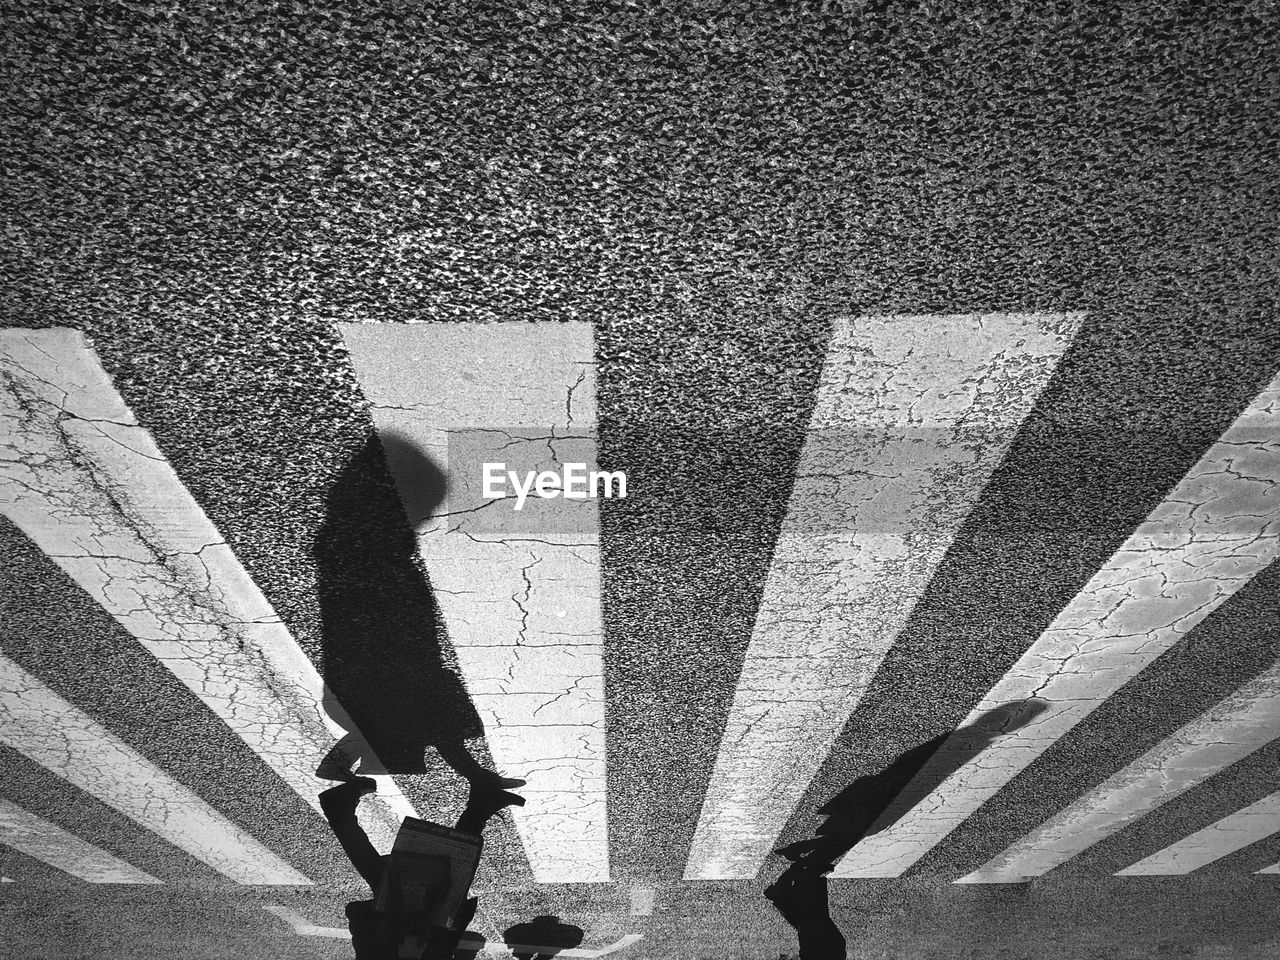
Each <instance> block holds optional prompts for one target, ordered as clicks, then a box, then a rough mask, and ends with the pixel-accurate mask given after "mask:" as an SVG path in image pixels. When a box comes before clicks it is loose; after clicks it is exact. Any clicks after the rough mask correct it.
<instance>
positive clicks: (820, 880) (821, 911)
mask: <svg viewBox="0 0 1280 960" xmlns="http://www.w3.org/2000/svg"><path fill="white" fill-rule="evenodd" d="M1047 708H1048V705H1047V704H1046V703H1045V702H1044V701H1042V700H1037V699H1035V698H1032V699H1030V700H1025V701H1020V702H1017V703H1006V704H1002V705H1001V706H999V707H996V708H994V709H992V710H988V711H987V712H986V713H984V714H982V715H981V716H980V717H978V719H976V720H975V721H974V722H973V723H971V724H969V725H968V726H965V727H961V728H959V729H958V730H956V731H954V732H948V733H943V734H939V735H938V736H936V737H934V738H933V739H931V740H927V741H925V742H924V743H922V744H919V745H918V746H915V747H913V748H911V749H910V750H908V751H906V752H905V753H903V754H901V755H900V756H899V757H898V758H897V759H896V760H894V761H893V763H891V764H889V766H887V767H885V768H884V769H883V770H881V771H880V772H878V773H874V774H869V775H868V776H865V777H859V778H858V779H856V780H854V781H853V783H851V784H849V786H847V787H845V788H844V789H843V790H841V791H840V792H839V793H837V794H836V795H835V796H833V797H832V798H831V799H830V800H828V801H827V802H826V803H824V804H823V805H822V806H821V807H820V808H819V812H820V813H823V814H826V820H825V821H823V823H822V825H821V826H820V827H818V829H817V831H816V832H815V834H814V836H813V837H811V838H809V839H807V840H801V841H799V842H798V843H793V844H790V845H789V846H786V847H783V848H781V849H780V850H778V853H780V854H782V855H783V856H785V857H786V858H787V859H788V860H790V861H791V865H790V866H789V867H787V869H786V870H784V871H783V872H782V874H781V875H780V876H779V877H778V879H777V880H775V881H774V882H773V883H772V884H770V885H769V886H768V887H767V888H766V889H765V897H766V898H767V899H768V900H769V902H770V903H772V904H773V905H774V907H775V908H776V909H777V910H778V912H779V913H781V914H782V917H783V919H785V920H786V921H787V923H789V924H790V925H791V926H792V927H793V928H794V929H795V931H796V936H797V938H798V940H799V944H800V954H799V955H800V958H801V960H843V958H844V956H845V946H846V945H845V939H844V935H843V934H842V933H841V932H840V929H839V928H838V927H837V926H836V924H835V922H834V921H833V920H832V919H831V908H830V901H829V899H828V896H827V878H826V874H827V873H828V872H830V871H831V870H833V869H834V868H835V865H836V864H837V863H838V862H839V861H840V860H841V858H843V857H844V855H845V854H846V853H848V852H849V851H850V850H852V849H853V848H854V846H856V845H857V844H858V843H859V842H860V841H861V840H863V839H864V838H865V837H868V836H872V835H874V834H877V833H879V832H880V831H882V830H885V829H887V828H888V827H890V826H892V825H893V824H894V823H896V822H897V821H898V820H900V819H902V817H903V816H905V815H906V814H907V813H908V812H909V811H910V810H911V809H912V808H913V807H914V804H911V805H904V806H902V807H901V808H899V809H898V810H897V811H895V813H894V815H893V816H892V817H885V819H884V820H883V821H881V820H880V817H881V815H882V814H884V812H885V811H886V810H887V809H888V808H889V806H890V805H891V804H892V803H893V801H894V800H895V799H896V798H897V796H898V795H899V793H901V792H902V789H903V788H904V787H906V786H907V784H909V783H910V782H911V781H912V780H913V779H914V778H915V776H916V774H917V773H919V772H920V771H921V769H923V768H924V766H925V764H927V763H928V762H929V761H930V760H931V759H932V758H933V756H934V755H935V754H936V753H937V752H938V749H939V748H940V747H941V746H942V744H943V743H944V742H946V741H947V740H948V739H949V738H950V737H952V736H954V735H955V734H965V736H964V737H963V738H962V739H961V740H960V741H959V742H960V743H963V749H956V750H951V751H948V754H947V764H946V768H945V769H942V770H936V771H934V772H935V773H936V774H937V776H938V777H939V778H943V777H946V776H949V775H950V774H951V772H952V771H954V770H956V769H958V768H959V767H961V766H963V765H964V764H965V763H968V762H969V761H970V760H971V759H973V758H974V757H976V756H977V755H978V754H979V753H981V752H982V751H983V750H984V749H985V748H986V747H987V745H988V744H990V743H991V742H992V741H993V740H995V739H996V738H997V737H999V736H1001V735H1002V734H1006V733H1012V732H1013V731H1014V730H1017V729H1018V728H1019V727H1022V726H1025V725H1026V724H1028V723H1030V722H1031V721H1032V720H1033V719H1035V718H1036V717H1037V716H1038V715H1040V714H1041V713H1043V712H1044V711H1045V710H1046V709H1047ZM920 799H923V796H922V797H921V798H920ZM917 802H918V801H917Z"/></svg>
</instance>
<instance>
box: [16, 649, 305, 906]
mask: <svg viewBox="0 0 1280 960" xmlns="http://www.w3.org/2000/svg"><path fill="white" fill-rule="evenodd" d="M0 743H5V744H7V745H8V746H10V747H12V748H13V749H14V750H17V751H18V752H19V753H21V754H23V755H24V756H26V757H29V758H30V759H31V760H34V761H35V762H36V763H38V764H40V765H41V766H42V767H45V768H46V769H48V770H50V771H51V772H53V773H55V774H57V775H58V776H59V777H61V778H62V779H64V780H66V781H67V782H68V783H70V784H72V785H73V786H75V787H78V788H79V789H81V790H83V791H84V792H86V793H89V794H91V795H93V796H94V797H97V798H98V799H99V800H101V801H102V802H103V803H105V804H106V805H107V806H110V807H114V808H115V809H116V810H119V811H120V812H121V813H123V814H124V815H125V816H126V817H128V818H129V819H131V820H133V821H134V822H136V823H138V824H140V825H141V826H143V827H145V828H147V829H148V830H151V831H152V832H154V833H156V834H158V835H159V836H161V837H163V838H164V839H165V840H167V841H169V842H170V843H172V844H173V845H174V846H176V847H180V848H181V849H183V850H185V851H187V853H189V854H191V855H192V856H193V857H195V858H196V859H198V860H202V861H203V862H205V863H207V864H208V865H209V866H211V867H213V868H214V869H215V870H217V871H219V872H221V873H223V874H225V875H226V876H228V877H230V878H231V879H232V880H235V881H236V882H238V883H254V884H310V883H311V881H310V880H308V879H307V878H306V877H304V876H303V875H302V874H300V873H299V872H298V871H297V870H294V869H293V867H291V866H289V865H288V864H287V863H285V862H284V861H283V860H281V859H280V858H279V857H277V856H276V855H275V854H274V853H272V852H271V851H270V850H268V849H267V848H266V847H264V846H263V845H262V844H260V843H258V841H256V840H254V839H253V837H251V836H249V835H248V834H247V833H245V832H244V831H243V830H241V829H240V828H239V827H237V826H236V825H235V824H233V823H232V822H231V821H230V820H228V819H226V818H225V817H223V816H222V814H220V813H218V811H216V810H214V809H213V808H212V807H210V806H209V805H208V804H207V803H205V802H204V801H203V800H201V799H200V798H199V797H198V796H196V795H195V794H194V793H192V792H191V791H190V790H188V789H187V788H186V787H184V786H183V785H182V784H180V783H178V782H177V781H176V780H174V779H173V778H172V777H170V776H169V775H168V774H166V773H165V772H164V771H163V770H161V769H160V768H159V767H156V766H155V765H154V764H152V763H151V762H150V761H148V760H147V759H145V758H144V757H142V756H141V755H140V754H138V753H137V752H135V751H134V750H133V749H132V748H131V747H129V746H128V745H126V744H125V743H124V742H123V741H121V740H120V739H119V738H117V737H116V736H115V735H114V734H112V733H111V732H110V731H108V730H106V729H105V728H104V727H102V726H100V725H99V724H98V723H97V722H96V721H94V720H93V719H92V718H91V717H89V716H88V715H87V714H85V713H83V712H82V711H80V710H79V709H77V708H76V707H74V706H72V705H71V704H70V703H67V702H66V701H65V700H63V699H62V698H61V697H59V696H58V695H57V694H56V693H54V692H53V691H52V690H50V689H49V688H48V687H46V686H44V684H42V683H41V682H40V681H39V680H37V679H36V678H35V677H33V676H31V674H29V673H27V672H26V671H25V670H23V669H22V668H21V667H19V666H18V665H17V664H16V663H14V662H13V661H12V660H10V659H9V658H8V657H5V656H3V655H0Z"/></svg>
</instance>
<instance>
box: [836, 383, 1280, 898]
mask: <svg viewBox="0 0 1280 960" xmlns="http://www.w3.org/2000/svg"><path fill="white" fill-rule="evenodd" d="M1277 534H1280V378H1278V379H1277V381H1275V382H1273V383H1272V384H1270V385H1269V386H1268V387H1267V388H1266V389H1265V390H1264V391H1263V392H1262V393H1261V394H1260V395H1259V396H1258V397H1257V398H1256V399H1255V400H1254V401H1253V403H1251V404H1250V405H1249V407H1248V408H1247V409H1246V410H1245V411H1244V413H1242V414H1241V415H1240V417H1239V418H1238V419H1237V420H1236V422H1235V423H1234V424H1232V425H1231V427H1230V428H1228V430H1227V431H1226V433H1225V434H1223V436H1222V438H1221V439H1220V440H1219V441H1218V442H1217V443H1215V444H1214V445H1213V446H1212V447H1210V449H1209V450H1208V451H1207V452H1206V453H1205V455H1204V456H1203V457H1202V458H1201V460H1200V461H1199V462H1198V463H1197V464H1196V465H1195V466H1194V467H1192V468H1191V470H1190V471H1189V472H1188V473H1187V475H1186V476H1185V477H1183V479H1182V480H1181V481H1180V482H1179V483H1178V485H1177V486H1176V487H1175V488H1174V489H1173V491H1172V492H1171V493H1170V494H1169V495H1168V496H1167V497H1166V498H1165V500H1164V502H1163V503H1161V504H1160V505H1159V506H1158V507H1156V509H1155V510H1154V511H1153V512H1152V513H1151V515H1150V516H1149V517H1148V518H1147V520H1146V521H1144V522H1143V523H1142V524H1141V525H1139V527H1138V528H1137V529H1136V530H1135V531H1134V533H1133V535H1132V536H1130V537H1129V539H1128V540H1126V541H1125V543H1124V545H1123V546H1121V547H1120V549H1119V550H1118V551H1117V552H1116V553H1115V555H1114V556H1113V557H1112V558H1111V559H1110V560H1108V561H1107V563H1106V564H1105V565H1104V566H1103V567H1102V569H1101V570H1099V571H1098V572H1097V573H1096V574H1095V575H1094V576H1093V578H1092V579H1091V580H1090V581H1089V582H1088V583H1087V584H1086V585H1085V587H1084V589H1083V590H1081V591H1080V593H1079V594H1078V595H1077V596H1076V597H1075V598H1074V599H1073V600H1072V601H1071V602H1070V603H1069V604H1068V605H1067V606H1066V607H1065V608H1064V609H1063V610H1062V611H1061V612H1060V613H1059V614H1058V616H1057V618H1056V619H1055V620H1054V621H1053V623H1052V624H1050V626H1049V628H1048V629H1047V630H1046V631H1045V632H1044V634H1043V635H1041V637H1040V638H1039V639H1038V640H1037V641H1036V642H1035V643H1034V644H1032V646H1031V647H1030V649H1028V650H1027V652H1026V653H1025V654H1024V655H1023V656H1022V658H1021V659H1020V660H1019V661H1018V662H1017V663H1016V664H1015V665H1014V666H1013V668H1012V669H1011V670H1010V671H1009V673H1008V674H1006V675H1005V677H1004V678H1003V679H1001V680H1000V682H999V683H997V684H996V686H995V687H993V688H992V689H991V691H990V692H989V693H988V694H987V696H986V697H985V698H984V699H983V700H982V702H981V703H979V704H978V705H977V706H976V707H974V709H973V712H972V713H971V714H970V715H969V720H970V721H972V720H973V719H974V718H976V717H978V716H979V715H980V714H981V713H982V712H984V711H986V710H990V709H992V708H994V707H996V706H998V705H1000V704H1002V703H1009V702H1014V701H1019V700H1023V699H1025V698H1026V697H1029V696H1033V695H1034V696H1036V697H1039V698H1041V699H1042V700H1044V701H1046V703H1047V706H1048V708H1047V709H1046V710H1045V712H1044V713H1042V714H1041V715H1040V716H1039V717H1038V718H1036V719H1035V720H1034V721H1033V722H1031V723H1029V724H1027V725H1026V726H1024V727H1022V728H1020V729H1019V730H1017V731H1016V732H1014V733H1011V734H1009V735H1007V736H1005V737H1003V738H1002V739H1001V740H1000V741H998V742H997V743H996V744H994V745H993V746H990V747H988V748H987V749H986V750H984V751H983V752H982V753H981V755H980V756H978V757H976V758H973V759H971V760H969V761H968V762H966V763H964V764H962V765H960V766H959V767H958V768H956V769H955V770H954V771H953V772H952V773H951V774H950V775H949V776H947V777H946V779H945V780H942V777H941V775H940V773H939V771H945V770H947V769H948V768H950V767H953V766H955V761H954V760H953V759H952V758H953V757H955V756H956V753H957V751H963V750H966V749H967V744H966V743H965V742H964V740H965V737H964V736H963V735H960V734H957V735H953V736H952V737H951V738H950V739H949V740H948V741H947V742H946V743H944V744H943V746H942V749H941V750H939V752H938V753H937V754H935V755H934V757H933V759H932V760H931V761H930V763H929V764H928V765H926V767H925V768H924V769H923V770H921V772H920V773H919V774H918V775H917V776H916V778H915V779H914V780H913V781H912V782H911V783H910V784H909V785H908V786H907V788H906V789H905V790H904V791H903V792H902V794H901V795H900V796H899V798H898V799H897V800H896V801H895V802H894V804H893V805H892V806H891V807H890V809H889V810H887V811H886V812H885V814H884V816H883V817H882V818H881V819H882V821H883V822H889V823H890V824H891V825H890V826H889V827H888V828H887V829H884V830H882V831H881V832H880V833H876V834H874V835H872V836H869V837H867V838H866V839H864V840H863V841H862V842H861V843H859V844H858V846H857V847H855V848H854V849H853V850H852V851H851V852H850V853H849V855H848V856H846V857H845V858H844V860H842V861H841V862H840V863H839V864H837V868H836V870H835V872H834V873H833V876H837V877H896V876H898V875H900V874H901V873H902V872H903V871H904V870H906V869H907V868H908V867H909V866H911V864H913V863H915V862H916V861H917V860H918V859H920V857H922V856H924V854H925V853H927V852H928V851H929V850H931V849H932V848H933V847H934V846H935V845H936V844H938V843H939V842H940V841H941V840H942V839H943V838H944V837H946V836H947V834H949V833H950V832H951V831H952V830H954V829H955V828H956V827H957V826H959V825H960V824H961V823H962V822H963V821H964V820H965V819H966V818H967V817H969V816H970V814H972V813H973V812H974V811H975V810H977V809H978V808H979V807H980V806H981V805H982V804H983V803H985V802H986V801H987V800H988V799H989V798H990V797H992V796H994V795H995V794H996V793H997V792H998V791H999V790H1000V789H1001V788H1002V787H1003V786H1004V785H1005V784H1006V783H1008V782H1009V781H1010V780H1011V779H1013V778H1014V777H1015V776H1016V775H1017V774H1018V773H1019V772H1020V771H1022V770H1024V769H1025V768H1026V767H1027V766H1028V765H1029V764H1030V763H1031V762H1032V761H1034V760H1035V759H1036V758H1037V757H1038V756H1040V755H1041V754H1042V753H1044V751H1045V750H1047V749H1048V748H1049V747H1050V746H1052V745H1053V743H1054V742H1055V741H1057V740H1058V738H1060V737H1062V736H1063V735H1064V734H1066V733H1067V732H1068V731H1069V730H1071V729H1072V728H1073V727H1074V726H1075V725H1076V724H1077V723H1079V722H1080V721H1081V720H1083V719H1084V718H1085V717H1087V716H1088V715H1089V714H1090V713H1091V712H1092V711H1093V710H1094V709H1095V708H1096V707H1097V706H1098V705H1099V704H1100V703H1102V702H1103V701H1104V700H1105V699H1106V698H1107V697H1109V696H1111V695H1112V694H1113V693H1114V692H1115V691H1116V690H1118V689H1119V688H1120V687H1121V686H1123V685H1124V684H1125V683H1126V682H1127V681H1128V680H1130V679H1131V678H1132V677H1134V676H1135V675H1136V674H1137V673H1138V671H1140V670H1141V669H1142V668H1143V667H1145V666H1146V665H1147V664H1149V663H1150V662H1151V661H1152V660H1154V659H1155V658H1156V657H1158V656H1159V655H1160V654H1161V653H1163V652H1164V651H1166V650H1168V649H1169V648H1170V647H1172V646H1173V645H1174V644H1175V643H1177V642H1178V641H1179V640H1180V639H1182V638H1183V637H1184V636H1186V635H1187V633H1188V632H1190V631H1191V630H1192V629H1193V628H1194V627H1195V626H1196V624H1198V623H1200V621H1201V620H1203V619H1204V618H1205V617H1206V616H1208V615H1209V613H1211V612H1212V611H1213V610H1215V609H1217V607H1218V606H1219V605H1220V604H1221V603H1222V602H1223V601H1224V600H1226V599H1227V598H1228V597H1230V596H1232V595H1233V594H1234V593H1235V592H1236V591H1237V590H1239V589H1240V588H1241V587H1242V586H1244V585H1245V584H1246V583H1248V582H1249V580H1250V579H1251V578H1252V577H1253V576H1254V575H1255V574H1257V573H1258V572H1259V571H1260V570H1262V569H1263V568H1264V567H1265V566H1266V565H1267V564H1268V563H1270V562H1271V561H1272V560H1274V559H1275V558H1276V556H1277V554H1278V553H1280V538H1278V537H1277ZM940 781H941V785H939V782H940ZM935 787H936V789H934V788H935ZM926 797H927V799H925V798H926ZM907 808H910V809H907ZM904 810H906V811H907V812H906V813H905V814H904V813H903V811H904ZM899 815H901V816H902V818H901V819H900V820H897V822H893V818H894V817H897V816H899ZM874 829H875V828H874V826H873V830H874Z"/></svg>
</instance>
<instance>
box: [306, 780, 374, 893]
mask: <svg viewBox="0 0 1280 960" xmlns="http://www.w3.org/2000/svg"><path fill="white" fill-rule="evenodd" d="M362 795H363V791H362V790H361V787H360V784H358V783H344V784H342V785H341V786H339V787H333V788H331V789H329V790H326V791H324V792H323V793H322V794H320V808H321V809H322V810H323V811H324V815H325V819H327V820H328V821H329V827H330V829H332V830H333V835H334V836H335V837H337V838H338V843H340V844H342V850H343V852H344V853H345V854H346V855H347V859H348V860H350V861H351V865H352V866H353V867H355V868H356V870H357V871H358V872H359V874H360V876H362V877H364V880H365V883H367V884H369V889H370V890H373V891H374V892H375V893H377V890H378V884H379V883H380V882H381V880H382V868H383V866H384V864H383V857H382V854H380V853H378V851H377V850H376V849H375V848H374V846H373V844H372V843H370V842H369V835H368V834H367V833H365V832H364V828H363V827H362V826H360V821H358V820H357V819H356V806H357V805H358V804H359V803H360V797H361V796H362Z"/></svg>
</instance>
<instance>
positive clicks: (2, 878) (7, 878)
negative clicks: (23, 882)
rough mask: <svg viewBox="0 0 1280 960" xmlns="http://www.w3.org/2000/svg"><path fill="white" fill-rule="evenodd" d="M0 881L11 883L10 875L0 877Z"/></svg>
mask: <svg viewBox="0 0 1280 960" xmlns="http://www.w3.org/2000/svg"><path fill="white" fill-rule="evenodd" d="M0 883H13V878H12V877H0Z"/></svg>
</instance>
